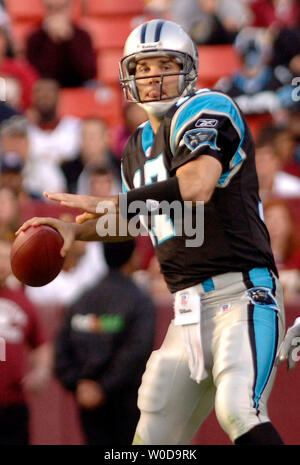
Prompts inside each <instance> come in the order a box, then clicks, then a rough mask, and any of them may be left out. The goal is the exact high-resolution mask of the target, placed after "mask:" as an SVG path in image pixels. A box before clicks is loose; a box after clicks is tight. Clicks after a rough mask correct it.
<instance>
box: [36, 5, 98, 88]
mask: <svg viewBox="0 0 300 465" xmlns="http://www.w3.org/2000/svg"><path fill="white" fill-rule="evenodd" d="M43 5H44V9H45V16H44V20H43V22H42V24H41V26H40V28H39V29H38V30H37V31H34V32H33V33H32V34H31V35H30V36H29V37H28V40H27V59H28V61H29V62H30V63H31V64H32V66H34V67H35V69H36V70H37V71H38V72H39V74H40V75H41V76H42V77H44V78H51V79H55V80H56V81H57V82H58V83H59V84H60V86H61V87H79V86H82V85H84V84H86V83H87V82H88V81H90V80H92V79H94V78H95V77H96V74H97V68H96V55H95V52H94V50H93V48H92V42H91V38H90V36H89V34H88V33H87V32H86V31H84V30H83V29H81V28H79V27H78V26H77V25H76V24H74V23H73V22H72V15H71V12H72V0H43Z"/></svg>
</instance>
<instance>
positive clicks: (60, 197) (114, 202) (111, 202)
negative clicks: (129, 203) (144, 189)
mask: <svg viewBox="0 0 300 465" xmlns="http://www.w3.org/2000/svg"><path fill="white" fill-rule="evenodd" d="M44 196H45V197H47V198H48V199H50V200H54V201H56V202H59V203H60V204H61V205H63V206H65V207H70V208H76V209H80V210H83V212H84V213H83V214H81V215H79V216H77V218H76V222H77V223H84V222H85V221H88V220H91V219H95V218H99V217H101V216H103V215H104V214H106V213H107V212H109V211H113V212H114V213H116V212H117V210H118V205H119V197H118V196H117V195H112V196H110V197H93V196H90V195H76V194H66V193H50V192H44Z"/></svg>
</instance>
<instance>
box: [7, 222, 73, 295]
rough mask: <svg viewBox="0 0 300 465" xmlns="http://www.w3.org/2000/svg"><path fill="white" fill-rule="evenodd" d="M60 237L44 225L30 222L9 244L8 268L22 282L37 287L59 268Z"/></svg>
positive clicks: (49, 279) (60, 257)
mask: <svg viewBox="0 0 300 465" xmlns="http://www.w3.org/2000/svg"><path fill="white" fill-rule="evenodd" d="M62 246H63V238H62V237H61V235H60V234H59V232H58V231H57V230H56V229H54V228H52V227H51V226H48V225H39V226H34V227H33V226H30V227H29V228H28V229H26V230H25V231H22V232H21V233H20V234H19V235H18V236H17V237H16V239H15V241H14V243H13V244H12V248H11V269H12V272H13V274H14V275H15V276H16V278H18V280H19V281H21V282H22V283H24V284H26V285H28V286H33V287H40V286H44V285H45V284H48V283H50V282H51V281H53V279H54V278H55V277H56V276H57V275H58V273H59V272H60V271H61V269H62V266H63V263H64V258H63V257H62V256H61V255H60V250H61V248H62Z"/></svg>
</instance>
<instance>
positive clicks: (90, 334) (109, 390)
mask: <svg viewBox="0 0 300 465" xmlns="http://www.w3.org/2000/svg"><path fill="white" fill-rule="evenodd" d="M104 255H105V259H106V262H107V265H108V268H109V271H108V273H107V274H106V276H105V277H104V278H101V280H100V281H99V282H98V283H97V284H96V285H94V286H93V287H92V288H91V289H90V290H88V291H86V292H84V293H83V294H82V296H81V297H79V298H78V299H77V301H76V302H75V303H74V304H72V306H71V307H70V308H69V309H68V311H67V313H66V314H65V317H64V321H63V323H62V326H61V328H60V330H59V332H58V334H57V337H56V342H55V372H56V375H57V377H58V379H59V380H60V382H61V383H62V385H63V386H64V387H65V388H66V389H68V390H70V391H71V392H73V393H74V396H75V399H76V402H77V405H78V408H79V413H80V421H81V425H82V429H83V432H84V436H85V441H86V443H87V444H88V445H106V446H108V445H126V444H127V445H129V444H130V443H131V442H132V440H133V435H134V430H135V427H136V424H137V421H138V418H139V411H138V408H137V391H138V387H139V385H140V382H141V377H142V373H143V371H144V369H145V366H146V361H147V359H148V357H149V355H150V353H151V350H152V346H153V341H154V328H155V307H154V304H153V302H152V300H151V299H150V297H149V296H148V295H147V294H146V293H145V292H144V291H143V290H142V289H140V288H139V287H137V285H136V284H135V283H134V282H133V280H132V278H131V275H132V273H133V272H134V271H135V270H136V268H137V264H138V255H137V254H136V249H135V242H134V241H126V242H122V243H118V242H116V243H106V244H104Z"/></svg>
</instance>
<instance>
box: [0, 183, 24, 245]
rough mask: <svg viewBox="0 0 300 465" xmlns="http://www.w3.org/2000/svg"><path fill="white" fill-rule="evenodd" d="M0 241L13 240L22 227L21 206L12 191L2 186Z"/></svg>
mask: <svg viewBox="0 0 300 465" xmlns="http://www.w3.org/2000/svg"><path fill="white" fill-rule="evenodd" d="M0 205H1V208H0V239H5V240H13V239H14V237H15V234H14V233H15V232H16V231H17V229H18V228H19V226H20V205H19V202H18V199H17V197H16V195H15V193H14V192H13V191H12V189H10V188H8V187H4V186H0Z"/></svg>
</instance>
